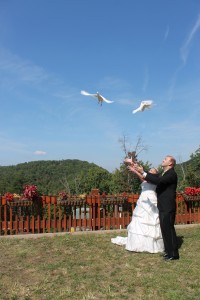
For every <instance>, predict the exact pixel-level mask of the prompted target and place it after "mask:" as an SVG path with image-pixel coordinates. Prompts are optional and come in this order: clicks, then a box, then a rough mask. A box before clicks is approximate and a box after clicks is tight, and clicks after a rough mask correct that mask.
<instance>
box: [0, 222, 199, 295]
mask: <svg viewBox="0 0 200 300" xmlns="http://www.w3.org/2000/svg"><path fill="white" fill-rule="evenodd" d="M118 234H119V233H118ZM116 235H117V233H116V232H110V231H109V232H108V233H106V232H103V233H102V231H101V232H99V233H98V232H96V233H83V234H76V233H75V234H65V235H62V236H54V237H41V238H37V239H33V238H32V239H28V238H21V239H20V238H5V237H3V238H0V253H1V255H0V299H1V300H14V299H16V300H17V299H20V300H21V299H23V300H30V299H39V300H43V299H44V300H47V299H48V300H64V299H82V300H86V299H141V300H143V299H154V300H156V299H163V300H167V299H169V300H189V299H191V300H195V299H198V300H199V299H200V227H193V226H191V227H189V228H188V227H187V228H178V229H177V235H178V240H179V244H180V249H179V250H180V260H179V261H171V262H165V261H163V259H162V257H161V256H160V254H148V253H133V252H128V251H126V250H125V249H124V248H123V247H120V246H117V245H114V244H112V243H111V242H110V239H111V237H115V236H116ZM121 235H123V236H125V235H126V232H124V231H123V232H122V233H121Z"/></svg>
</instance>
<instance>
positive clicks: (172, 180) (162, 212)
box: [128, 155, 179, 261]
mask: <svg viewBox="0 0 200 300" xmlns="http://www.w3.org/2000/svg"><path fill="white" fill-rule="evenodd" d="M175 164H176V160H175V158H174V157H173V156H170V155H167V156H166V157H165V158H164V159H163V162H162V168H163V171H164V172H163V174H162V176H160V177H157V176H156V175H155V174H151V173H149V172H144V170H143V167H142V166H138V165H137V164H136V163H133V164H131V165H130V166H129V167H128V169H129V170H130V171H132V172H134V173H136V174H138V173H140V174H141V175H142V176H143V178H144V179H145V180H146V181H148V182H151V183H153V184H156V185H157V188H156V192H157V198H158V204H157V206H158V210H159V219H160V228H161V232H162V237H163V242H164V247H165V254H164V259H165V260H167V261H171V260H177V259H179V253H178V245H177V237H176V231H175V227H174V224H175V217H176V187H177V174H176V172H175V170H174V166H175Z"/></svg>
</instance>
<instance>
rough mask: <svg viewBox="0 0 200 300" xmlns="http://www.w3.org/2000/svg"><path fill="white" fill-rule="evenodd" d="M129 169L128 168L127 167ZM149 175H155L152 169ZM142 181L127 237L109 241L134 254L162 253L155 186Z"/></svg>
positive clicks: (162, 246) (118, 237)
mask: <svg viewBox="0 0 200 300" xmlns="http://www.w3.org/2000/svg"><path fill="white" fill-rule="evenodd" d="M128 168H129V167H128ZM149 172H150V173H153V174H157V173H158V172H157V170H156V169H155V168H152V169H150V170H149ZM138 176H139V178H140V179H141V180H142V183H141V188H142V192H141V194H140V197H139V199H138V201H137V205H136V208H135V209H134V211H133V216H132V220H131V223H130V224H129V225H128V227H127V231H128V236H127V237H120V236H117V237H115V238H112V239H111V242H112V243H113V244H117V245H123V246H125V249H126V250H129V251H134V252H149V253H158V252H164V244H163V239H162V234H161V229H160V222H159V214H158V209H157V195H156V191H155V190H156V185H154V184H152V183H149V182H146V181H145V180H144V179H142V178H141V177H140V175H139V174H138Z"/></svg>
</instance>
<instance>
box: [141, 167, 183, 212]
mask: <svg viewBox="0 0 200 300" xmlns="http://www.w3.org/2000/svg"><path fill="white" fill-rule="evenodd" d="M145 180H147V181H149V182H151V183H154V184H156V185H157V188H156V192H157V198H158V204H157V206H158V209H159V211H160V212H176V188H177V181H178V179H177V174H176V172H175V170H174V168H171V169H169V170H168V171H166V172H165V173H164V174H163V176H159V177H158V176H157V175H156V174H151V173H149V172H147V175H146V177H145Z"/></svg>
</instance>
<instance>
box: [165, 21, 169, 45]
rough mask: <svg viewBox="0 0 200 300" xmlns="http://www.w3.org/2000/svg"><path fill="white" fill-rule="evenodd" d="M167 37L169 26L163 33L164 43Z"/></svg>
mask: <svg viewBox="0 0 200 300" xmlns="http://www.w3.org/2000/svg"><path fill="white" fill-rule="evenodd" d="M168 35H169V25H168V26H167V29H166V31H165V35H164V42H165V41H166V40H167V38H168Z"/></svg>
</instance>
